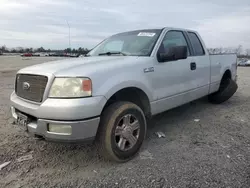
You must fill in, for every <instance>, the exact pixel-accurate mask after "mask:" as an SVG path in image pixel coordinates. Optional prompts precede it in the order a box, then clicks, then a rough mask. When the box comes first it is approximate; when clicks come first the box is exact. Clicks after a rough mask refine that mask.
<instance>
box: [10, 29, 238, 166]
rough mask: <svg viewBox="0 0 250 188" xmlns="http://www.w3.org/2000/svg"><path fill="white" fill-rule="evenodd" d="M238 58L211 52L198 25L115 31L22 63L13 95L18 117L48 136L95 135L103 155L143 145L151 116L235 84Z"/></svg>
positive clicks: (117, 157) (222, 95)
mask: <svg viewBox="0 0 250 188" xmlns="http://www.w3.org/2000/svg"><path fill="white" fill-rule="evenodd" d="M236 61H237V57H236V54H230V55H227V54H225V55H209V54H208V51H207V48H206V46H205V44H204V42H203V40H202V39H201V37H200V35H199V34H198V33H197V32H196V31H192V30H186V29H177V28H163V29H145V30H136V31H129V32H123V33H119V34H116V35H113V36H111V37H109V38H107V39H106V40H104V41H103V42H101V43H100V44H98V45H97V46H96V47H95V48H93V49H92V50H91V51H90V52H89V53H88V54H87V55H86V56H85V57H84V58H74V59H66V60H60V61H53V62H50V63H43V64H39V65H33V66H30V67H26V68H23V69H21V70H19V71H18V72H17V75H16V84H15V91H13V93H12V94H11V96H10V100H11V112H12V116H13V117H14V118H15V120H16V123H17V124H18V125H19V126H20V127H23V128H24V129H25V130H26V131H28V132H29V133H32V134H34V135H35V136H39V137H43V138H45V139H46V140H48V141H58V142H80V141H86V140H94V139H95V141H96V142H97V143H98V144H99V147H98V148H99V149H100V152H101V153H102V154H103V156H104V157H106V158H108V159H111V160H114V161H118V162H125V161H128V160H130V159H131V158H133V157H134V156H135V155H136V153H137V152H138V151H139V149H140V147H141V145H142V143H143V140H144V138H145V136H146V132H147V120H148V119H150V118H151V117H152V116H153V115H156V114H159V113H161V112H164V111H166V110H169V109H172V108H174V107H177V106H180V105H183V104H185V103H188V102H190V101H193V100H196V99H199V98H201V97H204V96H208V100H209V101H210V102H211V103H215V104H220V103H223V102H224V101H226V100H228V99H229V98H230V97H231V96H232V95H233V94H234V93H235V92H236V90H237V88H238V86H237V83H236V81H237V63H236Z"/></svg>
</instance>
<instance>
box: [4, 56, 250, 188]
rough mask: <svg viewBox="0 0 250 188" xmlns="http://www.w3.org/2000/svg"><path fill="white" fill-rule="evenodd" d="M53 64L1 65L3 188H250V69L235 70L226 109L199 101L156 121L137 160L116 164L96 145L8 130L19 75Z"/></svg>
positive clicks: (13, 60)
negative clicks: (43, 138)
mask: <svg viewBox="0 0 250 188" xmlns="http://www.w3.org/2000/svg"><path fill="white" fill-rule="evenodd" d="M50 59H51V58H47V57H46V58H31V59H28V60H22V58H20V57H9V58H6V57H5V58H3V57H0V164H2V163H4V162H8V161H11V163H10V164H9V165H8V166H6V167H5V168H3V169H1V170H0V187H10V188H13V187H87V188H89V187H91V188H92V187H108V188H109V187H127V188H128V187H178V188H179V187H181V188H183V187H190V188H196V187H202V188H203V187H212V188H215V187H220V188H221V187H231V188H234V187H235V188H240V187H242V188H243V187H246V188H247V187H250V122H249V120H250V116H249V113H250V100H249V99H250V68H247V67H240V68H238V74H239V80H238V83H239V90H238V91H237V93H236V94H235V95H234V96H233V97H232V98H231V99H230V100H229V101H227V102H225V103H224V104H222V105H212V104H209V103H208V102H207V101H206V99H201V100H198V101H195V102H192V103H190V104H187V105H184V106H182V107H179V108H176V109H174V110H171V111H168V112H165V113H163V114H160V115H157V116H156V117H154V118H153V120H152V122H151V123H150V126H149V130H148V135H147V138H146V140H145V144H144V145H143V148H142V149H141V152H140V153H139V154H138V156H137V157H136V158H135V159H133V160H132V161H130V162H127V163H125V164H116V163H110V162H107V161H104V160H102V159H101V158H99V157H98V155H97V152H96V147H95V146H94V145H91V144H90V145H86V144H81V145H63V144H55V143H47V142H45V141H41V140H35V139H34V138H31V137H29V136H28V135H26V134H24V133H23V132H22V131H21V130H19V129H18V127H17V126H16V125H13V124H11V118H10V112H9V95H10V93H11V92H12V91H13V87H14V85H13V83H14V77H15V73H16V70H17V69H19V68H21V67H24V66H27V65H29V64H35V63H41V62H44V61H48V60H50ZM194 119H200V121H198V122H196V121H194ZM157 131H162V132H163V133H165V134H166V138H158V137H157V136H156V135H155V132H157ZM26 155H31V156H32V159H29V160H26V161H22V162H18V159H19V158H20V157H22V156H26Z"/></svg>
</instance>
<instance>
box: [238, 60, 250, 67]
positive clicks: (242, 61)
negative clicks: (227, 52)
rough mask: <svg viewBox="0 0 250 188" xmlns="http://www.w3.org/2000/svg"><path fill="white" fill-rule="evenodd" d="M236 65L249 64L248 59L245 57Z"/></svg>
mask: <svg viewBox="0 0 250 188" xmlns="http://www.w3.org/2000/svg"><path fill="white" fill-rule="evenodd" d="M238 66H250V60H247V59H244V60H240V61H239V63H238Z"/></svg>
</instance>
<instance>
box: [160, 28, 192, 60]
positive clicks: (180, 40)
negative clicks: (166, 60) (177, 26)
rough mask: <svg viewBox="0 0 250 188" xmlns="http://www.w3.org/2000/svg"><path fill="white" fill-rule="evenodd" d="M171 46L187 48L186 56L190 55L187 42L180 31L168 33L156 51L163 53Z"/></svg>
mask: <svg viewBox="0 0 250 188" xmlns="http://www.w3.org/2000/svg"><path fill="white" fill-rule="evenodd" d="M172 46H187V49H188V56H189V55H190V52H189V48H188V45H187V41H186V39H185V37H184V35H183V33H182V32H181V31H169V32H167V34H166V35H165V37H164V38H163V40H162V43H161V45H160V48H159V50H158V52H159V53H164V52H166V51H167V49H168V48H169V47H172Z"/></svg>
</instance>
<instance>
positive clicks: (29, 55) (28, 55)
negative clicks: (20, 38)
mask: <svg viewBox="0 0 250 188" xmlns="http://www.w3.org/2000/svg"><path fill="white" fill-rule="evenodd" d="M21 56H22V57H31V56H32V53H24V54H21Z"/></svg>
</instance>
